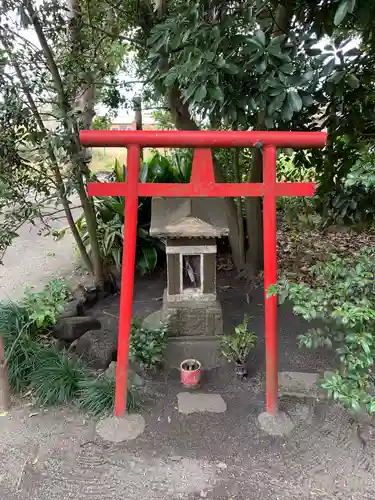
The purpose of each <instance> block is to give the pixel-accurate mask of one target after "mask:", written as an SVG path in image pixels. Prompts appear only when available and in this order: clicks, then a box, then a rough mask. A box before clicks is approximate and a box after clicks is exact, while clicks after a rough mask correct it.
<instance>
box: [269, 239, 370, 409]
mask: <svg viewBox="0 0 375 500" xmlns="http://www.w3.org/2000/svg"><path fill="white" fill-rule="evenodd" d="M309 273H310V275H311V278H312V282H313V285H307V284H304V283H298V284H296V283H292V282H290V281H287V280H282V281H281V282H280V283H279V284H278V285H277V286H275V287H271V288H270V290H269V292H270V293H271V294H272V293H278V294H279V295H280V301H281V302H282V301H284V300H285V299H286V298H287V299H289V300H290V301H291V303H292V304H293V311H294V313H295V314H297V315H299V316H302V317H303V318H304V319H305V320H308V321H311V320H319V322H320V324H321V326H320V327H318V328H312V329H310V330H309V331H308V332H307V333H305V334H303V335H300V336H299V344H300V346H303V347H307V348H317V347H322V346H326V347H333V348H334V351H335V354H336V357H337V360H338V368H337V370H336V373H335V374H334V375H333V376H330V377H327V378H326V379H325V380H324V382H323V384H322V386H323V387H324V388H325V389H327V391H328V395H329V396H330V397H332V398H333V399H334V400H337V401H340V402H341V403H343V404H344V406H346V407H348V408H352V409H354V410H363V409H365V410H367V411H368V412H369V413H373V412H375V392H374V374H373V365H374V356H375V334H374V332H375V306H374V304H375V282H374V277H375V249H363V250H362V251H361V252H360V254H359V255H358V256H356V257H353V258H341V257H339V256H337V255H333V256H332V257H331V258H330V259H329V260H328V261H327V262H323V263H319V264H316V265H315V266H312V267H310V269H309Z"/></svg>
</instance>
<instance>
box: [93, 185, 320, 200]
mask: <svg viewBox="0 0 375 500" xmlns="http://www.w3.org/2000/svg"><path fill="white" fill-rule="evenodd" d="M268 189H269V187H267V186H266V185H265V184H260V183H259V184H247V183H244V184H231V183H228V184H219V183H215V184H212V185H209V186H208V185H203V186H202V187H201V188H200V190H198V189H197V188H196V187H194V186H192V185H191V184H161V183H154V184H151V183H150V184H147V183H143V182H142V183H139V184H138V196H163V197H195V198H196V197H201V196H207V197H211V196H212V197H217V198H220V197H221V198H223V197H230V196H263V195H264V193H265V192H267V190H268ZM272 189H273V191H272V192H273V193H274V194H275V196H313V194H314V191H315V184H314V183H312V182H301V183H298V184H297V183H293V182H278V183H277V184H276V187H272ZM87 191H88V194H89V195H90V196H126V186H125V185H124V184H123V183H121V182H108V183H103V182H89V183H88V185H87Z"/></svg>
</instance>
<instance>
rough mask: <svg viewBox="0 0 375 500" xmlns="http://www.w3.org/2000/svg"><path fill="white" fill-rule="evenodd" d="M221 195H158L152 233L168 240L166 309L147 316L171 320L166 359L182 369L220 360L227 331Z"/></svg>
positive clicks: (225, 230)
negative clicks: (192, 362) (190, 361)
mask: <svg viewBox="0 0 375 500" xmlns="http://www.w3.org/2000/svg"><path fill="white" fill-rule="evenodd" d="M228 232H229V230H228V225H227V221H226V206H225V201H224V200H223V199H221V198H153V200H152V216H151V227H150V235H151V236H154V237H158V238H161V239H163V241H164V242H165V247H166V255H167V287H166V289H165V291H164V296H163V306H162V310H161V311H158V313H154V314H153V315H151V316H149V317H148V318H146V320H145V323H146V325H147V324H148V325H149V326H151V325H152V326H156V324H160V322H164V321H166V320H167V319H168V321H169V324H170V327H171V337H170V338H169V341H168V348H167V355H166V361H167V363H168V364H170V365H171V366H172V367H175V368H178V367H179V365H180V363H181V361H183V360H184V359H187V358H196V359H198V360H199V361H200V362H201V363H202V366H203V368H214V367H216V366H218V365H219V364H220V361H219V357H218V352H217V344H218V340H217V335H221V334H222V333H223V319H222V309H221V304H220V302H219V301H218V299H217V297H216V238H220V237H223V236H227V235H228Z"/></svg>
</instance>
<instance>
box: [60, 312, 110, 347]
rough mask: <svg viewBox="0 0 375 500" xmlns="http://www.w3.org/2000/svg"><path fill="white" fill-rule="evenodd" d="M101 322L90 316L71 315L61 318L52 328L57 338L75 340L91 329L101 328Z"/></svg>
mask: <svg viewBox="0 0 375 500" xmlns="http://www.w3.org/2000/svg"><path fill="white" fill-rule="evenodd" d="M100 328H101V323H100V321H98V320H97V319H96V318H92V317H90V316H82V317H71V318H64V319H61V320H60V321H59V322H58V323H57V325H55V326H54V328H53V329H52V332H51V333H52V336H53V337H55V339H61V340H66V341H68V342H74V340H77V339H78V338H80V337H81V336H82V335H84V334H85V333H86V332H88V331H89V330H99V329H100Z"/></svg>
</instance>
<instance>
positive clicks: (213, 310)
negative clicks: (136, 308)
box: [163, 292, 223, 337]
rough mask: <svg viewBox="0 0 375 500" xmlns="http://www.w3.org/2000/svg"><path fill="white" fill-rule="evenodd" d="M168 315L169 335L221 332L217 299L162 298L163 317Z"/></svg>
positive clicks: (212, 334) (219, 309)
mask: <svg viewBox="0 0 375 500" xmlns="http://www.w3.org/2000/svg"><path fill="white" fill-rule="evenodd" d="M167 317H169V323H170V325H171V336H173V337H177V336H193V335H194V336H195V335H196V336H209V337H211V336H217V335H222V333H223V317H222V309H221V304H220V302H219V301H218V300H213V301H206V300H201V301H200V300H186V301H181V302H168V301H167V300H166V292H165V293H164V299H163V318H167Z"/></svg>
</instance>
